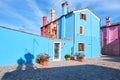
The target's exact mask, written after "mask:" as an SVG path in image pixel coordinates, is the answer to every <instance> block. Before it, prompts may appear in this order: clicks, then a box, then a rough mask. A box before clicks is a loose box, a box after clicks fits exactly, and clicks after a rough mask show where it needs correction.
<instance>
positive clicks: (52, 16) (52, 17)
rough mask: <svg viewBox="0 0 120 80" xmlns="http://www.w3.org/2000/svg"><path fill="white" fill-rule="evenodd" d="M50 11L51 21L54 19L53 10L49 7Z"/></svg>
mask: <svg viewBox="0 0 120 80" xmlns="http://www.w3.org/2000/svg"><path fill="white" fill-rule="evenodd" d="M50 13H51V21H54V20H55V10H54V9H51V11H50Z"/></svg>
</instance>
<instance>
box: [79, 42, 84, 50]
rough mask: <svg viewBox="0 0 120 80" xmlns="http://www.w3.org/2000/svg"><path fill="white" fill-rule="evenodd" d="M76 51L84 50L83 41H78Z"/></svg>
mask: <svg viewBox="0 0 120 80" xmlns="http://www.w3.org/2000/svg"><path fill="white" fill-rule="evenodd" d="M78 51H84V43H78Z"/></svg>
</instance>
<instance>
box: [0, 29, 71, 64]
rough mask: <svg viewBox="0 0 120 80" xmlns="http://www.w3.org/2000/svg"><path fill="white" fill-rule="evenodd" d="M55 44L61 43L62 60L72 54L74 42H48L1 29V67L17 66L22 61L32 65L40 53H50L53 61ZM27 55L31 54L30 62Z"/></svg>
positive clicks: (18, 32) (42, 38) (29, 35)
mask: <svg viewBox="0 0 120 80" xmlns="http://www.w3.org/2000/svg"><path fill="white" fill-rule="evenodd" d="M55 42H60V43H61V45H62V47H61V57H60V60H64V55H65V54H67V53H69V54H71V47H72V45H73V44H72V41H68V40H48V39H47V38H44V37H41V36H37V35H32V34H28V33H24V32H20V31H16V30H11V29H6V28H2V27H0V66H3V65H11V64H17V63H18V61H19V60H20V59H22V60H24V61H27V62H31V63H32V62H35V59H36V56H37V55H38V54H39V53H48V54H49V55H50V61H53V59H54V58H53V56H54V52H53V45H54V43H55ZM26 54H30V56H28V57H29V58H28V59H29V60H28V59H26V58H25V55H26ZM31 56H32V57H31Z"/></svg>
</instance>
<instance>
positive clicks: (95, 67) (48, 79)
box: [0, 57, 120, 80]
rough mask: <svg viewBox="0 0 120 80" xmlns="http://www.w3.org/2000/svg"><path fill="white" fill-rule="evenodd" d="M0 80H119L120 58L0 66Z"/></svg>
mask: <svg viewBox="0 0 120 80" xmlns="http://www.w3.org/2000/svg"><path fill="white" fill-rule="evenodd" d="M0 80H120V57H101V58H93V59H85V62H83V63H81V62H77V61H58V62H49V65H48V66H47V67H43V66H41V65H39V64H36V63H34V64H29V65H25V64H24V65H11V66H1V67H0Z"/></svg>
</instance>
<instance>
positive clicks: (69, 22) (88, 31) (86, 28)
mask: <svg viewBox="0 0 120 80" xmlns="http://www.w3.org/2000/svg"><path fill="white" fill-rule="evenodd" d="M54 17H55V10H53V9H52V10H51V22H50V23H48V24H46V25H43V26H42V27H41V34H44V32H43V31H42V30H43V29H44V28H46V29H47V38H50V39H70V40H72V41H73V48H72V49H73V51H74V52H73V53H74V54H75V53H77V52H82V53H84V54H85V56H86V58H91V57H99V56H100V48H101V47H100V19H99V18H98V17H97V16H96V15H95V14H94V13H93V12H91V11H90V10H89V9H88V8H85V9H81V10H75V11H71V12H69V11H68V4H67V2H65V3H63V4H62V16H61V17H60V18H58V19H56V20H55V18H54ZM43 23H46V22H44V21H43ZM43 36H44V35H43ZM44 37H45V36H44Z"/></svg>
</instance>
